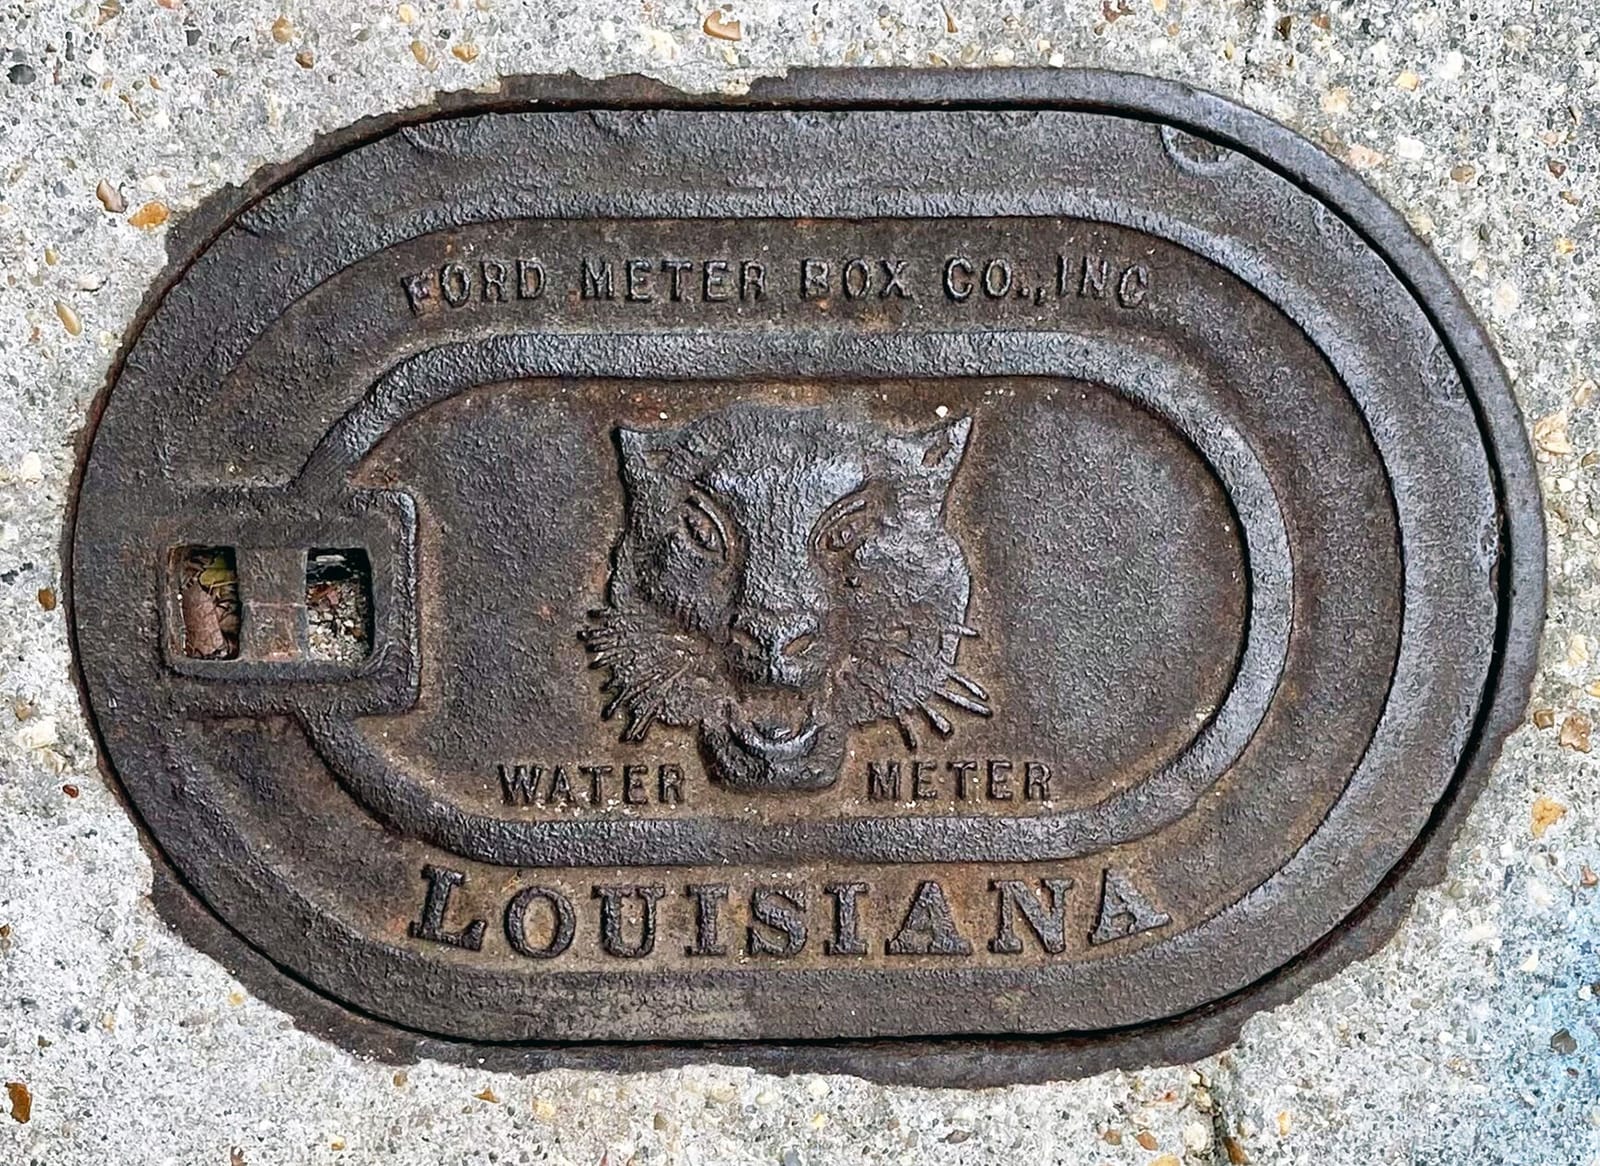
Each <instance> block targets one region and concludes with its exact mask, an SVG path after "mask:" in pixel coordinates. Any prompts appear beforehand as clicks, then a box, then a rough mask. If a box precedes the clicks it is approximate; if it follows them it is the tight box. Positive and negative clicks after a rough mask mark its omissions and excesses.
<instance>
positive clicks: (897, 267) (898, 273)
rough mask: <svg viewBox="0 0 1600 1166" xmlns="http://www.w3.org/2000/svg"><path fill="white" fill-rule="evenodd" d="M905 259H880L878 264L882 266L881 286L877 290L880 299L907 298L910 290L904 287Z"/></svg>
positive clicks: (909, 296) (909, 295)
mask: <svg viewBox="0 0 1600 1166" xmlns="http://www.w3.org/2000/svg"><path fill="white" fill-rule="evenodd" d="M907 262H908V261H907V260H905V259H880V260H878V266H880V267H882V268H883V287H882V288H881V289H879V291H878V298H879V299H880V300H890V299H894V300H909V299H911V298H913V297H912V295H911V290H910V289H909V288H908V287H906V285H905V282H904V276H905V272H906V264H907Z"/></svg>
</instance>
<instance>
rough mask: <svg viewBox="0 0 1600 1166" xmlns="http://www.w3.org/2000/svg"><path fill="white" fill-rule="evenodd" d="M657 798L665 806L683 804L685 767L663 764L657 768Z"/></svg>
mask: <svg viewBox="0 0 1600 1166" xmlns="http://www.w3.org/2000/svg"><path fill="white" fill-rule="evenodd" d="M656 800H657V801H659V802H660V803H661V804H662V805H664V806H669V805H670V806H677V805H682V804H683V767H682V766H680V765H663V766H662V767H661V768H660V769H658V770H656Z"/></svg>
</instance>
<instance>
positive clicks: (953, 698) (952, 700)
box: [933, 689, 994, 717]
mask: <svg viewBox="0 0 1600 1166" xmlns="http://www.w3.org/2000/svg"><path fill="white" fill-rule="evenodd" d="M933 695H934V696H936V697H938V698H939V699H940V700H942V701H945V702H946V703H947V704H953V705H955V706H956V708H958V709H966V710H967V711H968V712H969V713H977V714H978V716H980V717H989V716H993V715H994V710H993V709H992V708H990V707H989V706H988V705H986V704H984V703H983V702H982V701H976V700H973V699H972V698H971V697H968V696H962V695H961V694H960V693H959V692H945V691H944V690H942V689H941V690H940V691H938V692H935V693H934V694H933Z"/></svg>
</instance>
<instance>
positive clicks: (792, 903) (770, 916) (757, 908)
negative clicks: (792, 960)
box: [746, 887, 806, 958]
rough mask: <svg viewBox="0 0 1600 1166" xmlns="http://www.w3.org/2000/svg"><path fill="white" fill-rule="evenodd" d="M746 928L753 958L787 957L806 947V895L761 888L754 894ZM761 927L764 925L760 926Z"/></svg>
mask: <svg viewBox="0 0 1600 1166" xmlns="http://www.w3.org/2000/svg"><path fill="white" fill-rule="evenodd" d="M750 916H751V923H750V926H749V927H748V928H747V929H746V942H747V945H748V948H747V950H748V951H749V952H750V954H751V955H770V956H778V957H780V958H787V957H789V956H793V955H799V954H800V951H801V949H802V948H804V947H805V945H806V893H805V892H804V891H803V890H800V889H798V888H793V887H757V888H756V889H755V890H754V891H752V892H751V893H750ZM758 924H760V926H757V925H758Z"/></svg>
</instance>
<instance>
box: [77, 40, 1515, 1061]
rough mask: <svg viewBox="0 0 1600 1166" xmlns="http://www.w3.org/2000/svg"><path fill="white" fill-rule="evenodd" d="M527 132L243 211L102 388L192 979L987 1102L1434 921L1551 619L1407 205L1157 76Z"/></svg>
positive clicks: (1171, 1041) (531, 116) (212, 220)
mask: <svg viewBox="0 0 1600 1166" xmlns="http://www.w3.org/2000/svg"><path fill="white" fill-rule="evenodd" d="M957 91H959V93H957ZM508 93H509V94H510V96H509V97H508V96H507V95H506V94H500V95H497V97H496V98H495V100H494V102H493V103H492V105H490V104H475V103H476V102H478V101H479V99H477V98H472V97H465V98H460V99H452V100H451V101H450V102H449V103H448V109H447V110H446V109H439V110H424V111H418V112H416V113H412V114H406V115H402V116H398V117H395V118H392V119H389V120H388V121H387V122H385V123H383V124H379V125H375V126H373V127H370V128H368V129H366V130H365V131H364V133H363V136H362V137H361V138H360V139H359V140H354V141H349V140H344V139H342V138H341V139H339V140H337V141H335V142H330V143H329V144H328V145H327V146H325V147H322V148H319V149H317V150H314V151H312V152H311V153H310V154H309V155H307V156H306V157H305V158H303V159H301V160H300V161H299V162H297V163H296V164H294V165H292V166H290V167H287V168H284V169H282V170H281V171H277V172H274V173H271V174H269V175H265V176H263V177H262V178H261V179H259V180H258V181H256V182H254V183H252V184H251V185H250V186H249V187H247V188H245V189H243V190H240V191H237V192H229V193H227V194H225V195H221V196H218V198H217V200H216V202H215V205H214V206H212V207H210V208H208V209H207V210H206V212H205V213H204V214H203V215H200V216H197V219H196V221H197V222H205V223H209V224H212V226H211V228H210V230H209V234H204V235H203V234H202V232H199V231H194V232H191V233H190V235H189V236H187V237H186V242H185V243H184V247H185V248H186V249H185V250H183V251H182V253H180V254H174V255H173V257H172V261H173V262H172V267H171V270H170V273H169V275H168V276H167V277H166V278H165V279H164V280H163V281H162V282H161V284H160V285H159V286H158V287H157V288H155V289H154V290H153V291H152V293H151V296H150V299H149V302H148V305H147V310H146V312H145V313H144V314H143V316H142V322H141V324H140V325H139V327H138V328H137V329H136V331H135V333H134V334H133V335H132V336H131V337H130V338H129V340H128V342H127V346H126V348H125V351H124V354H123V357H122V359H121V360H120V361H119V364H118V367H117V369H116V371H115V373H114V375H113V377H112V379H111V382H110V383H109V384H108V386H107V388H106V391H105V393H104V396H103V400H102V402H101V403H100V404H99V405H98V406H97V409H96V412H95V415H94V416H95V422H94V426H93V432H92V438H91V440H90V441H89V443H88V445H87V447H86V451H85V454H84V458H83V464H82V467H81V471H80V477H79V485H78V494H77V499H76V506H75V510H74V516H73V529H72V534H71V542H70V548H69V550H70V558H71V562H70V566H69V571H68V581H69V585H70V600H71V613H72V628H73V636H74V644H75V650H76V653H77V661H78V666H79V671H80V676H81V679H82V684H83V689H84V698H85V701H86V705H87V707H88V709H89V711H90V713H91V714H92V717H93V719H94V722H95V724H96V727H97V731H98V732H99V734H100V742H101V745H102V751H103V755H104V757H105V761H106V764H107V767H108V770H109V771H110V772H111V773H112V774H114V776H115V778H116V780H117V781H118V782H119V783H120V785H121V788H123V789H124V790H125V791H126V793H127V795H128V802H129V805H130V807H131V809H132V810H133V811H134V812H135V813H136V814H137V815H138V817H139V818H140V820H141V821H142V823H143V824H144V825H145V826H146V827H147V836H148V838H149V839H150V845H151V847H152V853H153V856H154V858H155V859H156V861H157V869H158V872H159V873H160V876H161V877H160V878H159V879H158V890H159V892H160V899H161V906H162V909H163V911H164V913H165V914H166V915H167V916H168V917H169V918H171V919H172V920H173V921H174V923H175V924H176V925H177V926H179V927H180V929H181V930H182V931H183V933H184V934H185V935H186V936H187V937H188V938H189V939H190V940H191V941H192V942H194V943H196V944H197V945H199V946H201V947H203V948H204V949H205V950H207V951H209V952H212V953H213V954H215V955H216V956H217V957H218V958H219V959H221V960H223V961H224V962H225V963H227V964H228V966H229V967H230V968H231V969H233V970H234V971H235V972H237V973H238V974H240V975H242V976H245V977H246V978H247V979H248V980H249V981H250V983H251V984H252V986H253V987H255V988H256V990H257V991H259V992H261V993H262V994H263V995H265V996H267V997H268V998H269V999H271V1000H273V1001H274V1002H277V1003H279V1004H280V1005H281V1006H283V1007H285V1008H286V1009H287V1010H289V1011H290V1012H291V1013H293V1014H294V1015H295V1016H296V1018H297V1019H298V1020H299V1021H300V1022H301V1023H302V1024H305V1025H307V1026H308V1027H311V1028H313V1029H314V1030H316V1031H318V1032H321V1033H323V1034H325V1035H327V1036H329V1037H331V1038H332V1039H335V1040H338V1041H340V1042H341V1043H343V1044H346V1045H348V1046H351V1047H358V1048H363V1049H369V1050H370V1049H378V1048H382V1049H385V1050H388V1051H389V1052H390V1053H391V1054H392V1053H394V1052H396V1051H398V1052H399V1053H400V1054H401V1055H410V1056H424V1055H426V1056H438V1057H446V1058H454V1059H469V1058H470V1059H471V1060H473V1061H474V1062H475V1063H492V1064H495V1065H497V1066H504V1067H519V1066H520V1067H524V1068H529V1069H533V1068H539V1067H545V1066H551V1065H573V1066H585V1065H587V1066H595V1067H605V1066H628V1067H636V1068H643V1067H649V1066H652V1065H663V1064H679V1063H684V1062H687V1061H692V1060H722V1061H734V1062H738V1063H745V1064H752V1065H758V1066H763V1067H768V1068H808V1069H817V1070H834V1071H846V1072H852V1073H857V1074H860V1075H864V1076H869V1077H875V1078H880V1079H885V1080H901V1081H908V1082H915V1083H922V1084H941V1083H943V1084H985V1083H997V1082H1002V1081H1014V1080H1023V1079H1040V1078H1046V1077H1060V1076H1072V1075H1078V1074H1083V1073H1089V1072H1094V1071H1098V1070H1101V1069H1104V1068H1106V1067H1110V1066H1117V1065H1120V1066H1134V1065H1138V1064H1145V1063H1150V1062H1152V1061H1170V1060H1181V1059H1192V1058H1194V1057H1196V1056H1199V1055H1201V1054H1203V1053H1205V1052H1207V1051H1209V1050H1212V1049H1215V1048H1217V1047H1219V1046H1220V1045H1222V1044H1224V1043H1226V1041H1227V1040H1229V1039H1231V1037H1232V1035H1233V1034H1234V1033H1236V1032H1237V1029H1238V1026H1239V1025H1240V1024H1241V1023H1242V1022H1243V1020H1244V1018H1245V1017H1247V1016H1248V1015H1249V1014H1250V1013H1251V1012H1253V1011H1254V1010H1256V1009H1259V1008H1262V1007H1266V1006H1269V1005H1271V1004H1274V1003H1277V1002H1280V1001H1282V1000H1284V999H1287V998H1288V997H1289V996H1291V995H1292V994H1294V993H1295V992H1297V991H1299V990H1300V989H1301V987H1303V986H1304V985H1305V984H1307V983H1310V982H1312V981H1313V980H1315V979H1316V978H1318V977H1321V976H1324V975H1327V974H1329V973H1330V972H1331V971H1332V970H1334V969H1336V968H1337V967H1339V966H1341V965H1342V964H1343V963H1345V962H1347V961H1349V960H1350V959H1354V958H1357V957H1359V956H1360V955H1361V954H1362V953H1364V952H1365V951H1368V950H1371V949H1372V948H1373V947H1374V946H1375V945H1377V944H1378V943H1380V942H1382V940H1383V939H1384V938H1386V937H1387V935H1388V934H1389V932H1390V930H1391V929H1392V928H1393V926H1395V923H1396V920H1397V919H1398V918H1399V916H1400V915H1401V913H1402V912H1401V911H1400V910H1399V908H1401V907H1403V906H1404V904H1405V903H1407V902H1408V901H1409V897H1410V896H1411V895H1412V894H1413V893H1414V892H1415V890H1416V889H1417V888H1418V887H1419V886H1421V885H1424V884H1425V883H1426V882H1427V881H1428V879H1430V878H1431V877H1434V874H1435V872H1436V870H1437V869H1438V862H1439V858H1440V855H1441V853H1442V851H1443V848H1444V847H1445V846H1447V844H1448V841H1449V838H1450V835H1451V833H1452V831H1453V829H1454V826H1455V823H1456V822H1457V821H1458V820H1459V818H1460V816H1461V814H1462V813H1464V812H1465V808H1466V806H1467V805H1468V804H1469V803H1470V800H1471V798H1472V796H1473V794H1474V793H1475V792H1476V790H1477V788H1478V787H1479V785H1480V784H1481V783H1482V781H1483V780H1484V778H1485V775H1486V772H1487V768H1488V766H1489V764H1490V763H1491V762H1492V760H1493V757H1494V755H1495V753H1496V751H1497V750H1498V747H1499V744H1500V742H1501V740H1502V739H1503V737H1504V735H1505V733H1506V732H1508V731H1509V728H1510V727H1511V726H1512V725H1513V724H1514V723H1515V722H1516V719H1517V717H1518V716H1519V714H1520V709H1521V706H1522V703H1523V701H1524V700H1525V698H1526V692H1527V685H1528V682H1529V678H1530V676H1531V668H1532V645H1533V644H1534V642H1535V640H1536V633H1537V630H1538V626H1539V621H1540V620H1541V619H1542V613H1543V608H1542V603H1543V592H1542V586H1543V583H1542V578H1543V576H1542V560H1543V531H1542V528H1541V526H1540V521H1539V516H1538V508H1537V506H1536V505H1535V493H1534V487H1533V485H1532V477H1531V469H1530V467H1531V458H1530V454H1529V450H1528V446H1527V441H1526V438H1525V436H1524V433H1523V430H1522V428H1521V422H1520V419H1519V417H1518V415H1517V413H1516V410H1515V406H1514V404H1513V402H1512V399H1511V396H1510V393H1509V390H1508V388H1507V386H1506V383H1505V377H1504V374H1503V372H1502V371H1501V369H1500V367H1499V365H1498V363H1497V361H1496V360H1495V357H1494V355H1493V353H1492V350H1491V349H1490V348H1489V346H1488V344H1487V342H1486V340H1485V339H1484V337H1483V334H1482V332H1481V329H1480V328H1479V326H1478V325H1477V324H1476V322H1475V321H1473V319H1472V318H1471V316H1470V315H1469V314H1468V312H1467V310H1466V308H1465V307H1464V305H1463V303H1462V301H1461V299H1460V296H1459V295H1458V293H1457V292H1456V291H1455V290H1454V288H1453V287H1451V285H1450V284H1449V281H1448V279H1447V278H1446V277H1445V276H1444V274H1443V273H1442V272H1441V271H1440V269H1439V268H1438V266H1437V264H1436V263H1435V261H1434V260H1433V259H1432V258H1431V257H1430V256H1429V254H1428V253H1427V251H1426V249H1425V248H1424V247H1423V246H1422V245H1421V244H1420V243H1418V242H1417V240H1416V239H1415V238H1413V237H1412V235H1411V234H1410V233H1409V231H1408V230H1407V229H1406V227H1405V226H1404V224H1403V221H1402V220H1401V219H1400V218H1399V217H1398V216H1397V215H1396V214H1395V212H1393V211H1392V210H1390V209H1389V208H1388V207H1386V206H1384V205H1383V204H1382V203H1381V202H1380V201H1379V200H1378V199H1377V198H1376V197H1375V196H1374V195H1372V194H1371V193H1370V192H1369V191H1367V190H1366V188H1365V187H1363V186H1362V185H1361V183H1360V182H1359V180H1357V179H1356V178H1355V177H1354V176H1352V175H1351V174H1349V173H1348V172H1347V171H1345V170H1344V169H1343V168H1342V167H1341V166H1339V165H1338V164H1337V163H1335V162H1333V161H1331V160H1330V159H1328V158H1327V157H1325V156H1324V155H1322V154H1321V153H1320V152H1318V151H1317V150H1316V149H1315V148H1314V147H1312V146H1310V145H1309V144H1307V143H1305V142H1304V141H1302V140H1301V139H1299V138H1297V137H1295V136H1294V135H1293V134H1291V133H1290V132H1289V131H1287V130H1285V129H1283V128H1282V127H1280V126H1277V125H1276V124H1274V123H1272V122H1270V121H1268V120H1266V119H1264V118H1261V117H1259V116H1257V115H1255V114H1252V113H1249V112H1247V111H1245V110H1242V109H1240V108H1238V107H1236V106H1233V105H1231V104H1229V103H1228V102H1226V101H1224V100H1222V99H1220V98H1216V97H1212V96H1210V95H1206V94H1203V93H1197V92H1195V91H1193V90H1190V89H1187V88H1183V87H1180V86H1175V85H1168V84H1166V83H1162V82H1156V81H1152V80H1147V79H1140V78H1132V77H1127V76H1121V75H1110V74H1099V73H1092V72H1082V73H1074V72H1070V71H1069V72H1055V71H1051V72H1050V73H1048V74H1045V73H1033V72H1029V71H1026V70H1021V71H1008V72H1007V73H1006V74H1004V75H995V74H988V73H975V74H971V75H963V76H960V77H947V76H942V75H941V76H940V77H939V78H938V79H937V82H935V80H934V79H932V78H929V77H924V76H921V75H918V74H914V73H901V72H893V71H890V72H876V73H870V74H867V73H851V72H846V73H834V74H801V75H797V76H796V77H793V78H791V79H788V80H785V81H783V82H777V83H772V84H768V85H762V86H758V87H757V88H756V89H754V90H753V91H752V93H751V94H750V95H748V96H746V97H743V98H737V99H711V98H697V97H689V96H685V95H682V94H677V93H672V92H670V91H667V90H665V89H661V88H659V87H657V86H655V85H654V84H653V83H649V82H645V81H642V80H638V79H628V80H621V81H613V82H607V83H605V84H601V85H588V84H580V83H576V82H555V81H550V80H540V79H526V80H523V81H519V82H515V83H513V84H512V86H511V87H510V89H509V90H508ZM952 95H954V98H955V99H953V96H952ZM841 151H845V152H849V153H850V154H851V155H852V156H859V157H870V158H874V159H876V160H877V162H876V164H875V165H876V172H875V173H874V174H873V176H872V178H871V180H870V181H861V180H860V179H859V177H857V176H853V175H851V174H849V173H846V172H844V171H842V170H841V169H840V168H839V167H838V166H837V165H836V164H835V160H836V159H837V157H838V156H840V153H841ZM974 157H980V158H982V159H983V166H982V168H981V169H980V170H977V171H974V170H973V169H972V168H971V166H970V165H968V164H967V163H968V162H970V160H971V159H972V158H974ZM398 174H403V175H405V181H404V182H397V181H396V178H395V176H396V175H398ZM1241 224H1246V225H1243V226H1241ZM285 256H292V257H293V258H294V262H285ZM819 1002H823V1003H824V1004H825V1005H826V1006H824V1007H818V1003H819Z"/></svg>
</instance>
